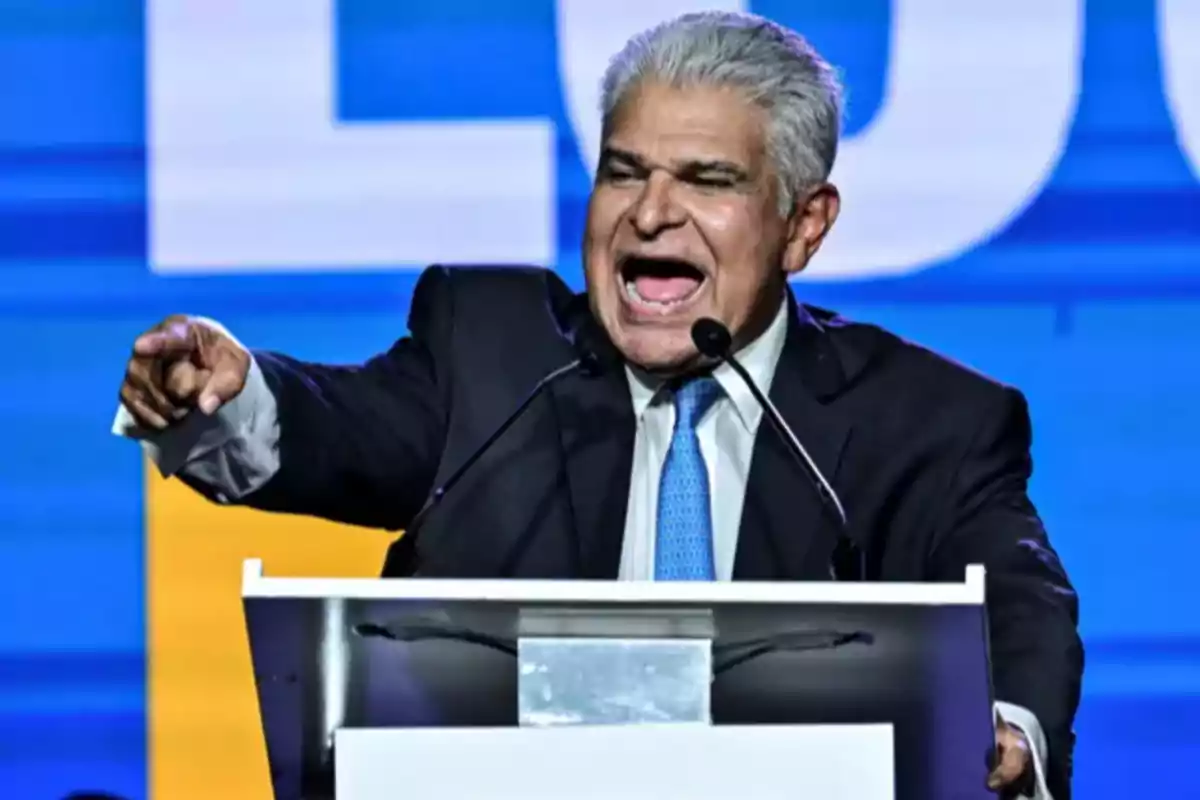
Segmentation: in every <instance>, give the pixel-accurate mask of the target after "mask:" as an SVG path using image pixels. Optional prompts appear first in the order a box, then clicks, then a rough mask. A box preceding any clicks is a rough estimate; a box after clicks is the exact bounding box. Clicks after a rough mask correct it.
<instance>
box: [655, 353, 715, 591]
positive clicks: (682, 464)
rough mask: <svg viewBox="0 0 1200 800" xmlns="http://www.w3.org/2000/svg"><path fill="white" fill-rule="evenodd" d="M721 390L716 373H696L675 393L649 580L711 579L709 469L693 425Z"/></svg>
mask: <svg viewBox="0 0 1200 800" xmlns="http://www.w3.org/2000/svg"><path fill="white" fill-rule="evenodd" d="M720 394H721V386H720V384H718V383H717V381H716V379H715V378H712V377H703V378H696V379H693V380H691V381H688V382H687V383H685V384H683V385H682V386H680V387H679V389H678V390H677V391H676V392H675V432H674V434H672V436H671V447H670V449H669V450H668V451H667V460H666V463H664V464H663V471H662V478H661V480H660V483H659V486H658V524H657V527H656V531H657V541H656V543H655V548H654V579H655V580H660V581H711V580H713V579H714V570H713V544H712V507H711V504H710V501H709V498H710V492H709V486H708V469H707V468H706V467H705V464H704V455H703V454H702V453H701V452H700V441H699V439H697V438H696V426H697V425H698V424H699V423H700V418H701V417H703V416H704V412H705V411H708V409H709V408H711V407H712V404H713V403H714V402H715V401H716V399H717V398H718V397H719V396H720Z"/></svg>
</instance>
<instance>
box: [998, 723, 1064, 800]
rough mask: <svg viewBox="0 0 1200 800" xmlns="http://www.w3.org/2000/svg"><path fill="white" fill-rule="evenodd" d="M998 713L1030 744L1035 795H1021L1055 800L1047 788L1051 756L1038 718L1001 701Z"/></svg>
mask: <svg viewBox="0 0 1200 800" xmlns="http://www.w3.org/2000/svg"><path fill="white" fill-rule="evenodd" d="M996 713H997V714H998V715H999V716H1000V718H1001V719H1003V720H1004V721H1005V722H1007V723H1008V724H1009V725H1011V726H1013V727H1014V728H1018V729H1019V730H1020V731H1021V733H1023V734H1025V739H1026V740H1027V741H1028V742H1029V751H1030V753H1029V755H1030V758H1032V759H1033V771H1034V775H1035V780H1034V793H1033V794H1032V795H1021V797H1024V798H1027V800H1054V797H1053V796H1052V795H1051V794H1050V790H1049V789H1048V788H1047V787H1046V759H1047V757H1048V755H1049V754H1048V753H1047V747H1046V734H1045V732H1043V731H1042V725H1041V723H1040V722H1038V718H1037V716H1036V715H1034V713H1033V712H1032V711H1030V710H1029V709H1027V708H1023V707H1021V706H1018V705H1014V704H1012V703H1004V702H1001V701H999V700H997V701H996Z"/></svg>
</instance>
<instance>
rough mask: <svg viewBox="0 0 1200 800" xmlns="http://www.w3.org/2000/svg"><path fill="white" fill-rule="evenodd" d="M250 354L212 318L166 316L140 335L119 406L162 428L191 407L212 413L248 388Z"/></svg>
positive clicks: (154, 427)
mask: <svg viewBox="0 0 1200 800" xmlns="http://www.w3.org/2000/svg"><path fill="white" fill-rule="evenodd" d="M249 371H250V352H249V351H248V350H246V348H244V347H242V345H241V344H240V343H239V342H238V341H237V340H236V339H234V338H233V337H232V336H231V335H229V332H228V331H226V330H224V329H223V328H222V327H221V326H220V325H218V324H216V323H214V322H212V321H211V320H204V319H198V318H196V317H187V316H171V317H167V318H166V319H165V320H163V321H162V322H161V323H159V324H158V325H155V326H154V327H153V328H151V329H150V330H148V331H146V332H145V333H143V334H142V335H141V336H139V337H138V338H137V339H136V340H135V341H134V343H133V353H132V355H130V357H129V363H128V364H127V365H126V367H125V380H124V381H123V382H122V383H121V403H122V404H124V406H125V408H127V409H128V410H129V413H130V414H132V415H133V417H134V419H136V420H137V422H138V424H139V425H140V426H142V427H144V428H150V429H152V430H162V429H164V428H166V427H168V426H170V425H172V424H174V423H176V422H178V421H179V420H181V419H183V418H184V417H185V416H187V415H188V413H189V412H191V411H192V410H193V409H199V410H200V412H201V413H203V414H212V413H214V412H215V411H216V410H217V409H218V408H220V407H221V406H222V405H224V404H225V403H228V402H229V401H230V400H232V399H233V398H235V397H237V395H238V394H239V393H240V392H241V391H242V387H244V386H245V385H246V375H247V374H248V373H249Z"/></svg>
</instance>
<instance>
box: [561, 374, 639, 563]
mask: <svg viewBox="0 0 1200 800" xmlns="http://www.w3.org/2000/svg"><path fill="white" fill-rule="evenodd" d="M551 392H552V394H553V396H554V401H555V402H554V405H555V413H556V414H557V415H558V427H559V431H560V435H561V443H562V454H563V463H564V464H565V465H566V472H567V484H568V487H569V492H570V500H571V512H572V516H573V517H574V519H575V534H576V537H577V546H578V549H577V551H576V559H577V560H576V564H575V573H576V575H577V576H578V577H581V578H589V579H595V580H612V579H616V577H617V574H618V571H619V569H620V561H621V543H622V540H623V539H624V536H625V515H626V510H627V507H628V504H629V480H630V473H631V470H632V467H633V443H634V435H635V433H636V425H635V420H634V415H633V404H632V402H631V401H630V397H629V386H628V384H627V383H626V378H625V374H624V372H623V371H622V370H621V369H619V368H615V369H611V370H609V371H608V372H607V373H606V374H604V375H602V376H600V377H596V378H588V377H584V376H575V377H572V378H569V379H566V380H564V381H563V382H562V383H561V384H559V385H558V386H557V387H554V388H553V389H552V390H551Z"/></svg>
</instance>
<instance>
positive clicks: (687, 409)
mask: <svg viewBox="0 0 1200 800" xmlns="http://www.w3.org/2000/svg"><path fill="white" fill-rule="evenodd" d="M720 396H721V384H719V383H717V379H716V378H714V377H712V376H711V375H705V376H703V377H699V378H692V379H690V380H688V381H686V382H685V383H683V384H681V385H680V386H678V387H677V388H676V389H675V425H676V427H677V428H678V427H681V426H682V427H684V428H687V429H689V430H695V428H696V425H697V424H699V422H700V418H701V417H703V416H704V412H706V411H708V410H709V409H710V408H712V404H713V403H715V402H716V401H717V398H718V397H720Z"/></svg>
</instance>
